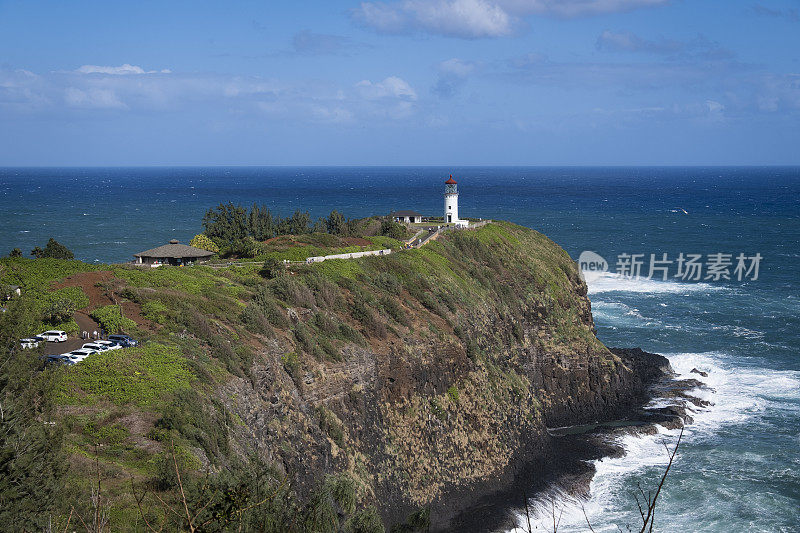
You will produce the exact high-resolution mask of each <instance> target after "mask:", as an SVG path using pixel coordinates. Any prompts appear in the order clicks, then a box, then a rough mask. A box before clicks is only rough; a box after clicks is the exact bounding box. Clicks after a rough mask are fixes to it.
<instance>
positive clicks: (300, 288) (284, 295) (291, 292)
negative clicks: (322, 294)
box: [272, 276, 316, 309]
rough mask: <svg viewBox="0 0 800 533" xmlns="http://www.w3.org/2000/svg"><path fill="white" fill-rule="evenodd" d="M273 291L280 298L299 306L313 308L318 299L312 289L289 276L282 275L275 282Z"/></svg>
mask: <svg viewBox="0 0 800 533" xmlns="http://www.w3.org/2000/svg"><path fill="white" fill-rule="evenodd" d="M272 292H273V293H274V294H275V296H276V297H277V298H278V299H279V300H283V301H284V302H286V303H289V304H292V305H296V306H299V307H306V308H309V309H312V308H314V307H316V300H315V299H314V294H313V293H312V292H311V290H310V289H309V288H308V287H306V286H305V285H303V284H302V283H300V282H299V281H297V280H295V279H292V278H290V277H288V276H281V277H279V278H278V279H276V280H275V281H274V282H273V285H272Z"/></svg>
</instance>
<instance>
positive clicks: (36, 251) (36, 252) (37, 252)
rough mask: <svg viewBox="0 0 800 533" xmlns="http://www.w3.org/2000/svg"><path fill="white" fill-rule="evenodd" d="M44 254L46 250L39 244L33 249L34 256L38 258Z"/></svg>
mask: <svg viewBox="0 0 800 533" xmlns="http://www.w3.org/2000/svg"><path fill="white" fill-rule="evenodd" d="M42 254H44V250H42V249H41V248H39V247H38V246H36V247H34V248H33V250H31V255H32V256H33V257H35V258H36V259H39V258H40V257H42Z"/></svg>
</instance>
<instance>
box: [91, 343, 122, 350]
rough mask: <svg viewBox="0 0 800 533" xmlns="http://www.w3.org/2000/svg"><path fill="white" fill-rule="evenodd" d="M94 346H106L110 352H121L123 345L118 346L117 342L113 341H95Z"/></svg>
mask: <svg viewBox="0 0 800 533" xmlns="http://www.w3.org/2000/svg"><path fill="white" fill-rule="evenodd" d="M92 344H99V345H101V346H105V347H107V348H108V349H109V350H119V349H121V348H122V346H121V345H119V344H117V343H116V342H111V341H94V342H93V343H92Z"/></svg>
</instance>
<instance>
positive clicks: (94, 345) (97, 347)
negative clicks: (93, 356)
mask: <svg viewBox="0 0 800 533" xmlns="http://www.w3.org/2000/svg"><path fill="white" fill-rule="evenodd" d="M80 349H81V350H92V351H93V352H105V351H108V350H110V349H111V348H110V347H108V346H106V345H105V344H100V343H99V342H87V343H86V344H84V345H83V346H81V348H80Z"/></svg>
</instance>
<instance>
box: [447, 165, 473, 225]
mask: <svg viewBox="0 0 800 533" xmlns="http://www.w3.org/2000/svg"><path fill="white" fill-rule="evenodd" d="M444 221H445V222H446V223H447V224H455V225H456V226H457V227H464V226H468V225H469V222H468V221H466V220H461V219H460V218H458V184H457V182H456V180H454V179H453V175H452V174H451V175H450V179H448V180H447V181H445V182H444Z"/></svg>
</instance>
